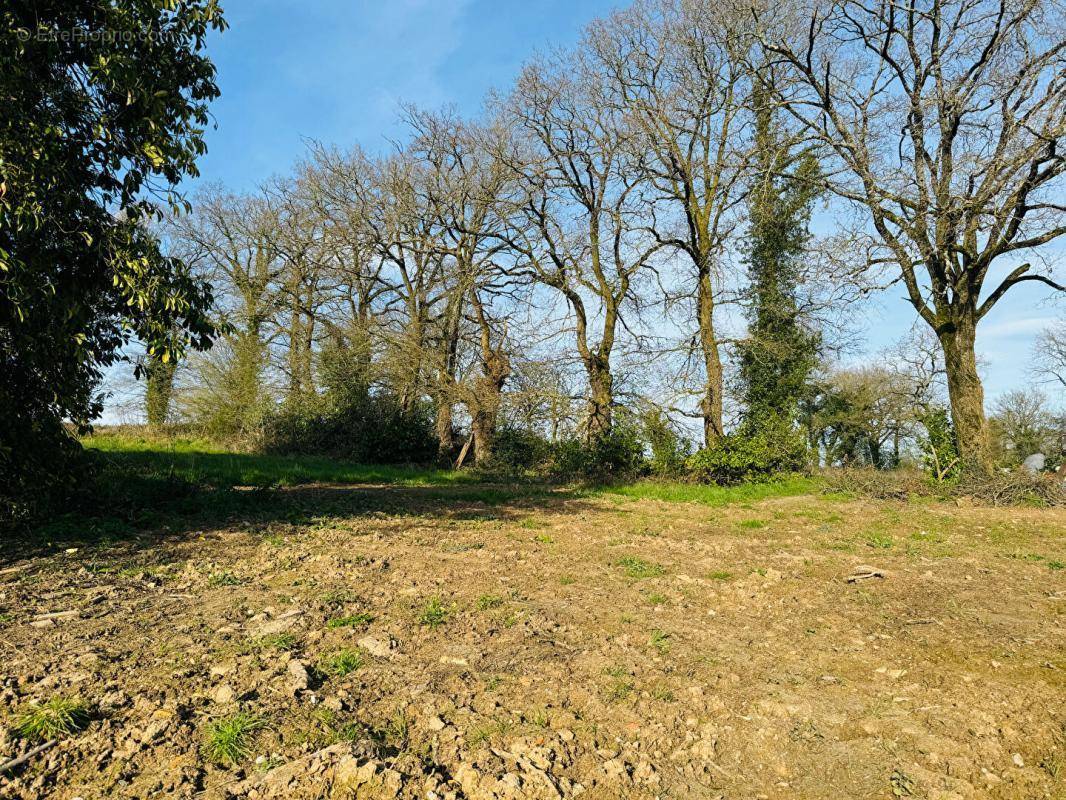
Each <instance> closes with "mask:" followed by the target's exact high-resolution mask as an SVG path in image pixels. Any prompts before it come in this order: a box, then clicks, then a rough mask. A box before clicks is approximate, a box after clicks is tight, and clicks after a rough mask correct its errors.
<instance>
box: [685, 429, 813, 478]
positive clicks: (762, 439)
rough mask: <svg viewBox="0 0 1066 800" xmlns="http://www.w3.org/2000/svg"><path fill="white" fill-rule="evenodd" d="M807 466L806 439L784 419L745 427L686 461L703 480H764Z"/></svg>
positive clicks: (691, 472)
mask: <svg viewBox="0 0 1066 800" xmlns="http://www.w3.org/2000/svg"><path fill="white" fill-rule="evenodd" d="M807 467H808V457H807V445H806V442H805V441H804V440H803V436H802V435H801V434H800V432H799V431H796V430H793V429H792V428H791V427H790V426H788V425H787V424H785V423H775V424H768V425H765V426H764V427H762V428H759V429H757V430H752V429H751V428H750V427H745V428H743V429H741V430H740V431H737V432H736V433H732V434H730V435H728V436H725V437H723V438H722V439H721V440H720V441H719V442H718V443H716V444H715V445H713V446H711V447H707V448H704V449H703V450H699V451H697V452H696V453H694V454H693V455H691V456H689V458H688V460H687V461H686V462H685V469H686V471H687V472H688V474H689V476H690V477H691V478H692V479H693V480H696V481H699V482H701V483H741V482H743V481H754V480H764V479H766V478H769V477H772V476H774V475H777V474H781V473H787V472H798V471H800V470H804V469H806V468H807Z"/></svg>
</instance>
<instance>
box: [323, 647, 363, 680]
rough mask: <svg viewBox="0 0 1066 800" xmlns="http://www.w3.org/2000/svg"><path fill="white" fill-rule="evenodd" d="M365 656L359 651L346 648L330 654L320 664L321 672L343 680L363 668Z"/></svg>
mask: <svg viewBox="0 0 1066 800" xmlns="http://www.w3.org/2000/svg"><path fill="white" fill-rule="evenodd" d="M363 663H364V661H363V655H362V653H360V652H359V651H358V650H352V649H349V648H345V649H343V650H337V651H336V652H333V653H330V654H329V655H328V656H326V657H325V658H323V659H322V660H321V661H320V662H319V663H318V668H319V670H320V671H321V672H322V673H324V674H326V675H329V676H331V677H333V678H343V677H344V676H345V675H350V674H351V673H353V672H355V671H356V670H357V669H359V668H360V667H362V666H363Z"/></svg>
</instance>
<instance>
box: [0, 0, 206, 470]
mask: <svg viewBox="0 0 1066 800" xmlns="http://www.w3.org/2000/svg"><path fill="white" fill-rule="evenodd" d="M223 27H224V23H223V19H222V15H221V9H220V8H219V7H218V4H217V3H216V2H215V0H188V2H182V3H179V4H160V3H158V2H156V1H155V0H115V2H109V3H91V2H80V1H78V0H43V2H37V1H36V0H35V2H24V1H23V0H16V1H15V2H9V3H5V4H4V6H3V9H2V10H0V105H2V106H3V113H2V114H0V365H2V366H0V369H2V371H3V375H4V379H3V381H2V386H0V407H3V408H4V409H5V411H4V424H3V427H2V428H0V483H8V485H16V486H17V485H20V484H21V485H24V486H28V487H30V488H32V482H33V478H32V477H29V476H30V475H31V473H33V472H35V471H39V470H40V469H43V470H44V472H45V473H46V474H50V475H55V474H56V473H57V472H59V470H57V469H56V466H57V465H56V463H55V461H54V452H55V451H54V448H46V447H44V446H43V444H44V442H45V440H46V437H47V438H50V439H51V440H52V442H57V441H58V438H57V437H60V436H61V432H60V431H59V423H60V420H61V419H63V418H64V417H68V418H71V419H73V420H76V421H78V422H81V423H85V422H87V421H88V420H90V419H91V418H92V417H93V416H94V415H96V414H97V413H99V411H100V403H99V401H98V399H97V398H96V397H95V396H94V387H95V386H96V384H97V382H98V380H99V378H100V375H101V369H102V368H103V367H105V366H107V365H109V364H111V363H114V362H115V361H116V360H117V359H118V358H119V357H120V351H121V347H122V346H123V345H124V344H125V343H126V342H127V341H128V340H129V339H131V338H132V337H134V336H136V337H137V338H140V339H141V340H142V341H144V342H145V343H146V344H147V347H148V349H149V351H151V352H155V351H157V350H175V349H176V350H180V349H181V348H182V347H183V346H185V345H186V344H187V343H190V342H191V343H192V344H193V345H195V346H206V344H207V343H208V342H209V340H210V337H211V335H212V332H213V331H212V328H211V326H210V325H209V324H208V322H207V319H206V317H205V314H204V311H205V309H206V307H207V306H208V305H209V300H210V295H209V293H208V290H207V288H206V287H205V286H204V285H203V284H201V283H200V282H198V281H196V280H194V279H193V278H192V277H191V276H190V275H189V273H188V271H187V270H186V269H185V267H184V266H183V265H182V264H181V263H180V262H178V261H175V260H173V259H169V258H165V257H163V256H162V255H161V254H160V252H159V248H158V245H157V243H156V242H155V241H154V239H153V237H151V236H150V235H149V234H148V233H147V232H146V227H145V225H144V222H145V221H146V219H147V218H149V217H150V216H152V215H154V214H155V212H156V209H157V202H156V201H157V199H158V198H163V199H169V200H175V196H174V195H173V194H172V193H171V189H172V187H174V186H175V185H176V184H177V183H178V182H179V181H181V179H182V178H183V177H185V176H186V175H194V174H195V173H196V167H195V162H196V158H197V157H198V156H199V155H200V154H202V153H203V151H204V141H203V136H202V134H203V128H202V126H203V125H204V124H206V122H207V119H208V117H207V105H208V103H209V101H210V100H212V99H213V98H214V97H216V96H217V95H218V88H217V86H216V85H215V69H214V66H213V65H212V64H211V62H210V60H208V59H207V58H206V57H205V56H204V55H203V52H202V51H203V48H204V44H205V41H206V38H207V34H208V32H209V31H210V30H212V29H216V30H217V29H221V28H223ZM175 332H177V334H175ZM49 452H50V453H52V455H49ZM34 459H43V461H41V462H40V463H37V464H36V465H35V464H34V463H33V460H34ZM8 479H10V482H8Z"/></svg>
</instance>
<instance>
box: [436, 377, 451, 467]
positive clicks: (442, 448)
mask: <svg viewBox="0 0 1066 800" xmlns="http://www.w3.org/2000/svg"><path fill="white" fill-rule="evenodd" d="M452 423H453V419H452V401H451V398H450V397H448V396H447V394H446V393H443V392H442V393H441V394H439V395H438V396H437V457H438V458H439V459H440V460H441V462H447V463H451V460H452V453H453V452H454V450H455V428H454V427H453V424H452Z"/></svg>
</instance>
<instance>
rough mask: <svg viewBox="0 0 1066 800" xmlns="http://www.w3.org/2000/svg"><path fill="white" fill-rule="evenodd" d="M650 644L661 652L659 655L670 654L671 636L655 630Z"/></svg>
mask: <svg viewBox="0 0 1066 800" xmlns="http://www.w3.org/2000/svg"><path fill="white" fill-rule="evenodd" d="M648 644H650V645H651V646H652V647H654V648H655V649H656V650H658V651H659V655H666V654H667V653H669V652H670V634H668V633H667V632H666V631H660V630H654V631H652V632H651V636H650V637H649V638H648Z"/></svg>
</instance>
